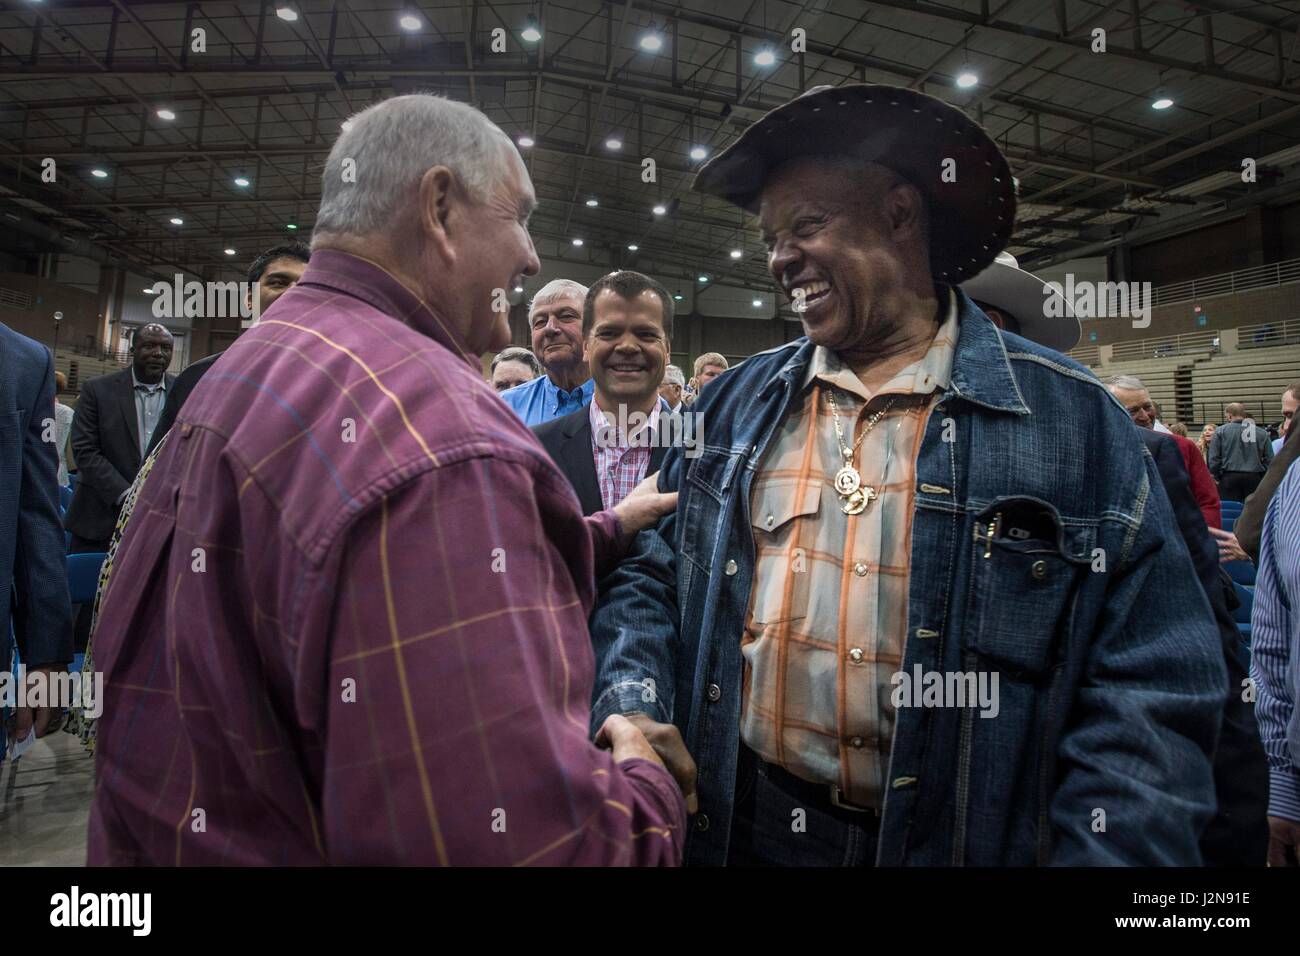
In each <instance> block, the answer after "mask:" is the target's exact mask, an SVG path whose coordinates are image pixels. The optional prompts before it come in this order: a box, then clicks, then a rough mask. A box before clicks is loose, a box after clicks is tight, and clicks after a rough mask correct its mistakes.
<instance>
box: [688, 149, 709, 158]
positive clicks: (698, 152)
mask: <svg viewBox="0 0 1300 956" xmlns="http://www.w3.org/2000/svg"><path fill="white" fill-rule="evenodd" d="M708 155H709V151H708V150H707V149H705V148H704V147H703V146H695V147H692V148H691V159H694V160H701V159H703V158H704V157H705V156H708Z"/></svg>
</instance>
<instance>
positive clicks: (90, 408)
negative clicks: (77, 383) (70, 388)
mask: <svg viewBox="0 0 1300 956" xmlns="http://www.w3.org/2000/svg"><path fill="white" fill-rule="evenodd" d="M166 379H167V387H168V389H170V388H171V387H172V385H173V384H174V383H175V381H176V376H175V375H168V376H167V377H166ZM72 453H73V454H74V455H75V456H76V459H77V490H76V492H75V493H74V494H73V496H72V504H71V505H69V506H68V514H67V517H66V519H65V520H64V525H65V526H66V527H67V529H68V530H69V531H71V532H72V533H73V534H75V535H77V536H78V537H81V538H86V539H88V540H90V541H107V540H108V539H109V538H110V537H112V535H113V526H114V525H115V524H116V523H117V511H118V506H117V499H118V498H119V497H120V496H121V495H122V492H124V491H126V490H127V489H128V488H130V487H131V482H132V481H134V480H135V473H136V472H137V471H139V470H140V461H141V457H140V423H139V422H138V420H137V419H136V411H135V394H134V391H133V387H132V384H131V370H130V369H129V368H124V369H122V371H120V372H113V373H111V374H109V375H101V376H99V378H92V379H91V380H90V381H88V382H87V383H86V384H85V385H83V386H81V397H80V398H78V399H77V414H76V415H75V416H73V419H72Z"/></svg>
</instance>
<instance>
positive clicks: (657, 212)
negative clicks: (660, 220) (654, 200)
mask: <svg viewBox="0 0 1300 956" xmlns="http://www.w3.org/2000/svg"><path fill="white" fill-rule="evenodd" d="M650 211H651V212H653V213H654V214H655V215H656V216H662V215H663V214H664V213H666V212H667V211H668V207H667V206H664V205H663V204H662V203H660V204H657V205H656V206H655V207H654V209H652V210H650Z"/></svg>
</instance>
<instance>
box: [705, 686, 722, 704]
mask: <svg viewBox="0 0 1300 956" xmlns="http://www.w3.org/2000/svg"><path fill="white" fill-rule="evenodd" d="M708 697H709V702H710V703H712V704H716V703H717V702H718V701H719V700H721V699H722V688H721V687H719V686H718V685H717V684H710V685H709V690H708Z"/></svg>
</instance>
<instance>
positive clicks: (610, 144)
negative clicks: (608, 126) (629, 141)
mask: <svg viewBox="0 0 1300 956" xmlns="http://www.w3.org/2000/svg"><path fill="white" fill-rule="evenodd" d="M605 148H606V149H622V148H623V141H622V140H621V139H619V138H618V137H617V136H611V137H610V138H609V139H607V140H605Z"/></svg>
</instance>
